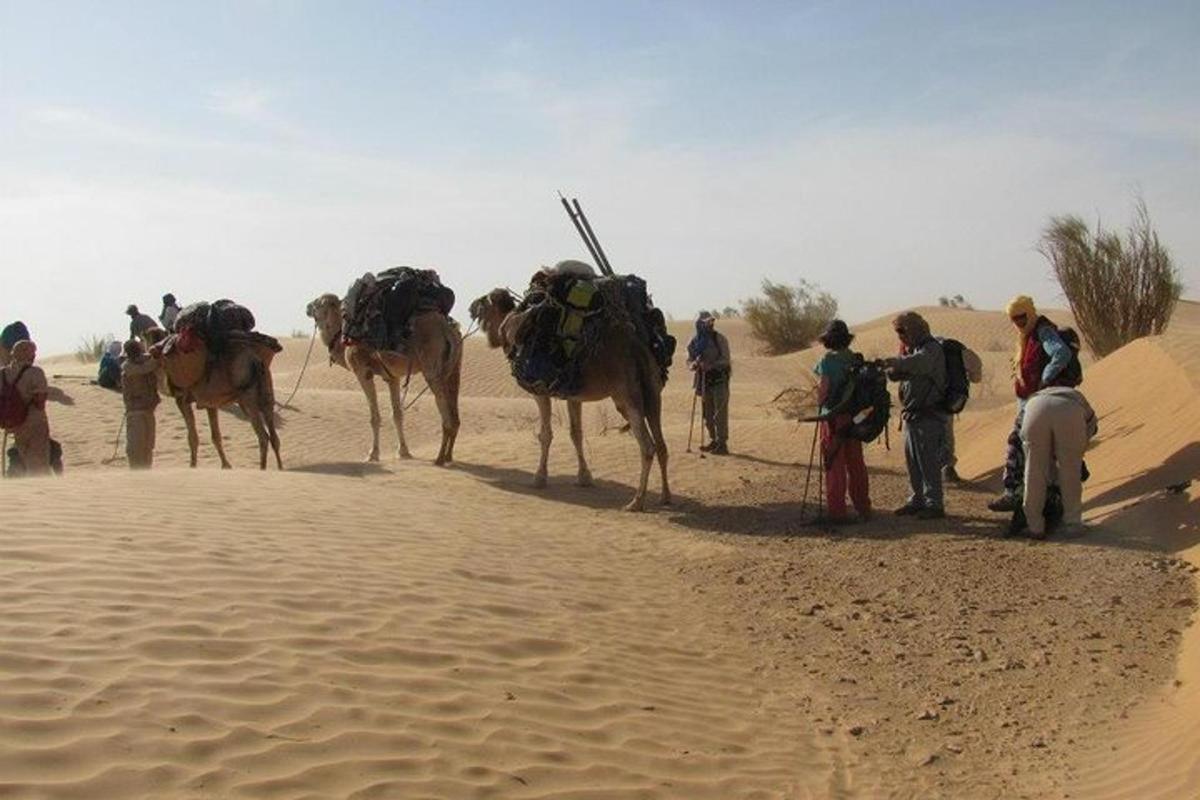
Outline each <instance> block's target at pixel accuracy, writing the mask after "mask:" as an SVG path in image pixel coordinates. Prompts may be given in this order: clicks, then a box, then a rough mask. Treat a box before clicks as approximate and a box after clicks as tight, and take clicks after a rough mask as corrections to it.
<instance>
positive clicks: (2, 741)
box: [0, 304, 1200, 798]
mask: <svg viewBox="0 0 1200 800" xmlns="http://www.w3.org/2000/svg"><path fill="white" fill-rule="evenodd" d="M1198 308H1200V307H1197V306H1195V305H1190V304H1185V305H1183V306H1181V309H1180V312H1179V314H1178V317H1177V319H1176V322H1175V324H1174V326H1173V327H1172V330H1171V332H1170V333H1169V334H1168V335H1167V336H1165V337H1160V338H1156V339H1150V340H1143V341H1139V342H1135V343H1133V344H1131V345H1130V346H1129V347H1127V348H1125V349H1124V350H1122V351H1120V352H1118V353H1115V354H1113V355H1112V356H1110V357H1109V358H1106V359H1104V360H1102V361H1100V362H1098V363H1096V364H1092V365H1089V367H1088V369H1087V379H1086V383H1085V387H1084V388H1085V390H1086V391H1087V393H1088V395H1089V397H1090V398H1091V399H1092V401H1093V403H1094V404H1095V405H1096V408H1097V410H1098V411H1099V412H1100V414H1101V415H1102V422H1101V425H1102V435H1101V437H1100V440H1099V442H1098V443H1097V444H1096V446H1095V447H1094V449H1093V450H1092V452H1091V453H1089V456H1088V458H1089V463H1091V465H1092V467H1093V471H1094V473H1095V475H1096V477H1095V479H1094V480H1093V482H1092V483H1091V484H1090V485H1089V487H1088V494H1087V505H1088V508H1087V513H1088V516H1089V518H1090V519H1092V520H1094V521H1096V522H1097V523H1098V525H1097V527H1096V528H1094V529H1093V530H1092V531H1091V532H1089V534H1088V535H1087V536H1085V537H1084V538H1082V539H1077V540H1064V541H1056V540H1054V539H1052V540H1051V541H1049V542H1047V543H1045V544H1041V543H1039V544H1032V545H1031V544H1030V543H1029V542H1027V541H1025V540H1006V539H1001V538H999V537H998V531H999V525H998V523H999V521H998V520H996V519H995V518H994V517H992V516H991V515H989V514H987V512H986V510H985V509H984V508H983V505H984V502H985V501H986V499H987V497H988V490H989V488H994V487H992V486H989V482H990V481H993V480H994V476H995V474H996V471H997V468H998V466H999V463H1000V461H1001V459H1002V456H1003V440H1004V436H1005V435H1007V429H1008V425H1010V424H1011V413H1012V410H1011V403H1010V402H1009V400H1010V396H1009V395H1007V392H1008V389H1007V367H1005V366H1003V364H1004V362H1005V360H1006V359H1007V357H1008V350H1009V347H1010V346H1011V332H1010V326H1009V323H1008V322H1007V320H1006V319H1004V315H1003V314H1000V313H996V312H968V311H958V310H947V309H936V308H935V309H927V310H923V312H925V311H927V312H928V313H927V315H928V317H929V318H930V320H931V323H932V324H933V326H934V329H935V331H936V332H938V333H940V334H944V335H951V336H955V337H956V338H960V339H962V340H963V341H964V342H966V343H967V344H968V345H970V346H971V347H972V348H974V349H976V350H977V351H978V352H981V353H983V354H984V355H985V360H986V365H987V367H988V369H989V371H990V372H992V373H993V374H996V373H999V374H998V375H996V377H994V378H993V379H992V380H993V383H992V384H990V387H991V388H989V389H988V390H985V393H984V394H983V395H982V396H978V397H976V398H975V399H974V400H973V401H972V410H971V411H970V412H968V413H967V414H965V415H964V417H963V419H962V420H960V425H959V428H960V453H961V459H962V469H963V471H964V472H966V473H969V474H972V475H973V476H975V477H976V478H977V479H978V481H979V483H978V484H977V485H975V486H969V487H966V488H964V489H961V490H955V491H953V492H952V493H951V495H950V500H949V504H950V510H951V511H952V513H953V515H954V516H953V518H952V519H950V520H947V521H945V522H944V523H938V524H933V525H930V524H918V523H911V522H907V521H901V520H896V519H892V518H890V517H888V516H887V515H881V516H880V517H879V518H877V519H876V520H875V521H874V522H872V523H871V524H870V525H868V526H862V527H858V528H855V529H850V530H846V531H843V532H839V533H838V534H836V535H829V534H827V533H825V532H823V531H821V530H819V529H814V528H811V527H806V526H805V525H803V524H802V520H801V519H800V503H799V500H800V495H801V493H802V490H803V483H804V477H805V470H804V469H803V465H804V464H805V463H806V462H807V457H808V447H809V444H810V441H811V440H810V438H809V437H810V429H808V428H807V427H800V426H797V424H796V423H794V422H791V421H788V420H786V419H784V418H783V417H782V416H781V415H780V414H779V413H778V411H777V410H776V409H774V408H773V407H772V406H770V404H769V401H770V400H771V398H772V397H774V396H775V394H777V393H778V391H779V390H780V389H781V388H782V387H784V386H787V385H790V384H794V383H797V382H799V381H802V380H803V376H804V374H805V373H806V372H807V371H808V370H809V369H811V364H812V359H813V357H814V355H815V354H814V353H811V352H806V353H800V354H794V355H791V356H785V357H779V358H773V357H768V356H764V355H761V354H759V353H757V352H756V347H755V343H754V341H753V340H752V339H751V338H750V336H749V332H748V329H747V328H746V326H745V325H744V323H741V322H740V321H736V320H727V321H724V322H722V323H721V324H722V328H723V330H725V331H726V332H727V334H728V335H729V337H730V340H731V344H732V346H733V348H734V352H735V358H736V368H735V376H734V384H733V395H734V406H733V413H732V430H733V436H732V439H733V441H732V446H733V449H734V451H735V454H734V455H733V456H731V457H729V458H727V459H720V458H715V457H710V458H707V459H703V460H701V459H699V458H698V457H697V456H696V455H695V454H691V455H689V454H687V453H685V452H684V450H685V448H684V443H685V442H686V439H687V431H688V419H689V418H688V414H689V411H690V409H691V394H690V391H689V387H688V384H687V381H686V378H685V376H684V375H683V374H682V370H679V369H676V371H675V372H674V374H673V378H672V380H671V382H670V383H669V385H668V389H667V392H666V395H665V414H666V433H667V436H668V438H669V441H670V442H671V445H672V448H673V450H672V480H673V484H674V488H675V490H676V493H677V495H678V502H677V504H676V506H675V507H674V508H672V509H663V510H659V509H658V508H657V507H653V508H652V511H651V512H650V513H648V514H646V515H640V516H631V515H626V514H622V513H620V512H618V511H617V510H616V509H617V508H618V507H619V506H620V505H621V504H622V503H623V502H624V501H625V500H627V499H628V497H629V495H630V494H631V492H632V487H631V484H632V482H633V480H634V477H635V475H636V471H637V456H636V454H635V449H634V445H633V443H632V442H631V441H630V439H629V437H628V436H625V435H621V434H619V433H618V432H616V430H615V429H614V428H615V424H616V415H615V413H614V412H613V411H612V410H611V408H606V407H604V406H602V405H599V404H597V405H591V406H589V407H588V409H587V411H586V412H585V429H586V433H587V437H588V439H587V441H588V444H587V451H588V455H589V459H590V460H591V462H592V468H593V472H594V473H595V475H596V478H597V486H596V487H595V488H593V489H581V488H578V487H576V486H574V485H573V478H574V456H573V454H572V452H571V448H570V445H569V443H568V441H567V440H566V435H565V413H562V414H561V415H560V418H558V419H556V425H555V430H556V433H557V435H558V437H559V438H558V440H556V442H555V446H554V447H553V449H552V456H551V485H550V487H549V488H548V489H547V490H545V491H536V490H534V489H533V488H532V487H531V485H530V482H531V478H532V469H533V466H534V464H535V462H536V450H537V444H536V441H535V438H534V421H535V419H536V412H535V409H534V405H533V403H532V401H531V400H529V399H528V398H527V397H525V396H524V395H523V394H522V393H521V392H520V391H519V390H517V389H516V387H515V386H514V385H513V383H512V381H511V378H510V376H509V374H508V369H507V364H506V362H505V361H504V359H503V357H502V356H501V355H500V354H499V353H498V352H497V351H493V350H489V349H487V348H486V347H485V345H484V343H483V342H482V341H481V340H480V338H479V337H473V338H472V339H470V340H469V341H468V343H467V347H466V356H465V363H464V373H463V377H464V384H463V403H462V416H463V430H462V432H461V434H460V438H459V447H458V457H459V460H460V463H459V464H458V465H457V466H456V467H454V468H452V469H437V468H434V467H433V466H432V465H430V464H429V463H428V461H429V460H430V459H431V458H432V457H433V455H434V453H435V451H436V447H437V440H438V435H439V428H438V420H437V414H436V411H435V409H434V407H433V404H432V403H431V402H430V400H429V398H428V397H427V396H426V397H424V398H421V399H420V400H418V401H417V402H416V404H415V405H414V406H413V408H412V409H411V410H410V412H409V413H408V415H407V425H408V431H409V434H410V444H411V446H412V448H413V451H414V453H415V455H416V456H417V460H415V461H412V462H396V461H394V460H390V459H385V461H384V463H382V464H379V465H366V464H363V463H361V457H362V456H363V455H364V454H365V452H366V450H367V447H368V444H369V429H368V425H367V419H366V408H365V403H364V401H363V400H362V398H361V395H360V392H359V391H358V388H357V386H356V384H355V382H354V379H353V377H352V376H351V375H350V374H349V373H348V372H346V371H345V370H344V369H341V368H339V367H331V366H329V365H328V363H327V359H326V357H325V353H324V351H323V348H322V347H321V346H320V345H319V344H318V345H317V347H316V349H315V351H314V355H313V358H312V360H311V362H310V363H309V364H308V365H307V368H305V365H304V358H305V353H306V351H307V348H308V344H309V342H308V340H307V339H303V338H302V339H287V340H285V350H284V352H283V353H282V354H281V355H280V357H279V358H278V360H277V361H276V362H275V370H274V375H275V382H276V387H277V393H278V394H279V395H280V396H281V398H282V397H283V396H286V395H287V394H289V393H290V392H291V389H292V387H293V386H294V385H295V382H296V380H297V379H298V378H299V377H300V375H301V370H302V369H304V373H303V382H302V383H301V387H300V390H299V392H298V393H297V395H296V397H295V399H294V400H293V402H292V403H291V405H290V407H289V408H287V409H285V410H283V411H282V412H281V413H280V418H281V424H282V427H281V429H280V432H281V436H282V438H283V457H284V463H285V466H286V467H287V468H288V469H287V471H285V472H283V473H278V472H274V471H271V472H266V473H259V472H258V471H257V470H253V469H250V468H249V467H250V466H251V465H252V464H253V463H254V462H255V459H256V456H257V445H256V443H255V441H254V437H253V435H252V433H251V431H250V429H249V425H248V424H247V423H245V422H244V421H242V420H240V419H238V418H237V417H236V416H235V415H233V414H231V413H223V414H222V425H223V428H224V433H225V435H226V438H227V440H228V441H227V448H228V450H229V454H230V457H231V459H232V460H233V461H234V464H235V466H237V467H239V469H236V470H235V471H233V472H222V471H221V470H219V469H218V468H217V464H216V459H215V455H214V454H213V452H212V448H211V446H210V445H209V444H208V443H207V441H205V442H204V443H203V445H202V448H201V465H200V468H199V469H197V470H194V471H193V470H187V469H185V468H184V465H185V464H186V460H185V459H186V450H187V448H186V443H185V441H184V439H183V428H182V424H181V423H180V422H179V421H178V419H177V418H176V417H177V415H176V414H175V413H174V409H173V408H171V407H169V405H168V404H165V403H164V405H163V406H162V408H161V409H160V412H159V420H160V433H159V448H158V454H157V464H158V465H159V467H158V468H157V469H156V470H155V471H154V472H153V473H149V474H131V473H129V472H128V471H127V470H126V469H125V465H124V462H123V461H122V460H121V459H120V457H118V459H117V460H116V461H115V462H114V461H110V459H111V457H112V455H113V449H114V438H115V436H116V434H117V429H118V425H119V420H120V399H119V397H118V396H117V395H116V394H114V393H112V392H108V391H105V390H102V389H99V388H97V387H94V386H90V385H86V380H87V378H88V377H90V376H91V372H92V370H93V369H94V367H93V366H90V365H80V364H78V363H77V362H74V361H73V360H72V359H69V358H63V359H50V360H48V370H47V371H48V372H51V373H54V374H57V375H59V376H60V377H58V378H57V379H56V384H57V385H58V386H60V387H61V388H62V389H63V390H64V391H65V392H66V393H67V394H68V395H70V396H71V398H72V399H73V401H74V403H73V405H53V406H52V407H51V418H52V424H53V428H54V431H55V435H56V437H57V438H59V439H60V440H61V441H62V442H63V444H64V449H65V452H66V458H67V466H68V473H67V475H66V476H65V477H63V478H62V479H59V480H40V481H12V482H6V483H4V484H3V485H2V486H0V496H2V497H3V500H4V505H5V509H6V512H5V519H6V525H5V530H6V535H5V536H4V537H3V539H4V541H3V544H2V547H0V555H3V558H0V570H2V571H3V577H4V588H3V590H2V591H3V599H4V609H5V612H6V613H5V615H4V617H3V620H2V621H0V642H4V644H5V647H4V655H0V795H2V796H6V797H29V798H35V797H36V798H44V797H54V798H57V797H63V798H67V797H78V798H98V797H114V798H115V797H122V798H125V797H147V798H149V797H154V798H160V797H183V798H224V797H279V798H285V797H286V798H315V797H356V798H368V797H380V798H397V797H399V798H409V797H413V798H416V797H430V798H432V797H437V798H460V797H461V798H468V797H503V798H510V797H511V798H626V797H631V798H632V797H645V798H705V797H711V798H743V797H744V798H795V797H876V796H889V797H1013V796H1028V797H1059V796H1064V797H1065V796H1067V795H1070V796H1073V797H1114V798H1115V797H1128V796H1139V797H1163V798H1167V797H1178V796H1186V793H1187V791H1188V790H1190V789H1191V788H1193V787H1195V786H1196V785H1198V775H1200V757H1198V756H1197V755H1196V754H1197V753H1200V748H1198V747H1197V745H1200V742H1198V741H1197V739H1198V737H1200V723H1197V720H1200V675H1197V674H1196V669H1197V667H1196V664H1197V663H1200V659H1198V656H1200V651H1198V648H1200V644H1198V643H1197V640H1196V636H1194V635H1193V631H1192V629H1191V628H1188V627H1187V625H1188V622H1189V617H1190V615H1191V612H1192V610H1193V607H1194V603H1195V597H1196V590H1195V586H1194V585H1193V584H1194V579H1193V577H1192V574H1191V572H1190V571H1189V568H1188V565H1187V562H1186V561H1184V560H1182V559H1190V560H1191V561H1197V562H1198V563H1200V553H1197V552H1196V551H1195V548H1196V541H1197V533H1200V531H1198V530H1197V527H1196V526H1197V519H1200V514H1198V513H1196V512H1197V511H1198V510H1200V508H1198V506H1197V494H1196V492H1197V489H1196V488H1195V487H1193V488H1191V489H1190V490H1189V491H1188V492H1186V493H1185V494H1182V495H1176V494H1169V493H1165V492H1164V491H1163V489H1164V488H1165V486H1167V485H1168V484H1171V483H1177V482H1179V481H1182V480H1184V479H1185V478H1187V477H1189V476H1194V475H1195V474H1196V472H1197V468H1198V467H1200V464H1198V463H1197V462H1198V456H1197V449H1196V442H1197V441H1198V440H1200V405H1198V402H1200V401H1197V399H1196V385H1197V384H1196V380H1197V376H1198V375H1200V313H1198ZM1052 315H1053V316H1055V318H1056V319H1059V320H1064V321H1065V320H1066V319H1067V318H1066V317H1064V316H1062V315H1057V314H1052ZM890 319H891V317H890V315H889V316H888V317H885V318H881V319H879V320H874V321H871V322H868V323H864V324H861V325H858V326H855V330H856V331H857V332H858V334H859V339H858V342H857V346H859V347H860V349H862V350H863V351H864V352H867V353H868V354H872V355H874V354H878V355H883V354H886V353H890V352H892V351H893V349H894V346H895V345H894V341H893V335H892V332H891V328H890ZM675 329H676V333H677V335H679V336H680V337H681V339H683V340H686V337H687V335H688V332H689V330H690V326H689V325H688V324H685V323H677V324H676V325H675ZM421 386H423V383H422V382H420V381H419V379H414V381H413V384H412V387H411V389H410V399H412V398H415V397H416V395H417V394H418V393H419V392H420V389H421ZM1148 386H1149V387H1154V388H1153V391H1148V390H1147V388H1146V387H1148ZM204 438H205V434H204V433H203V432H202V439H204ZM384 440H385V452H393V450H392V448H393V447H394V440H393V438H392V435H391V431H390V426H387V425H385V429H384ZM893 445H895V442H893ZM120 455H123V453H120V452H119V453H118V456H120ZM869 461H870V463H871V465H872V468H873V469H872V471H873V476H872V480H873V487H872V493H873V497H874V499H875V501H876V503H877V506H878V507H879V508H883V509H886V508H888V507H890V506H891V505H893V504H899V503H900V502H901V501H902V500H903V494H904V491H905V478H904V477H903V469H902V456H901V454H900V453H899V451H898V449H897V448H896V447H895V446H894V447H893V450H891V451H890V452H889V451H886V450H885V449H884V448H883V447H882V446H881V445H879V446H872V447H871V448H869ZM651 488H652V491H653V489H654V484H653V483H652V487H651ZM813 491H815V487H814V489H813ZM652 497H653V495H652ZM652 506H653V504H652ZM1176 557H1177V558H1179V559H1181V560H1179V561H1171V560H1169V559H1171V558H1176ZM1114 598H1115V599H1114ZM1184 631H1186V636H1185V635H1182V633H1181V632H1184ZM1176 680H1180V681H1182V684H1181V685H1176V683H1175V681H1176ZM1114 746H1115V747H1116V748H1117V749H1116V750H1113V749H1112V748H1113V747H1114Z"/></svg>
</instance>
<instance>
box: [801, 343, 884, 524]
mask: <svg viewBox="0 0 1200 800" xmlns="http://www.w3.org/2000/svg"><path fill="white" fill-rule="evenodd" d="M817 340H818V341H819V342H820V343H821V344H823V345H824V346H825V355H823V356H822V357H821V360H820V361H818V362H817V365H816V366H815V367H813V372H814V373H816V375H817V376H818V378H819V382H818V383H817V401H818V402H819V403H820V404H821V408H820V411H821V417H822V420H821V422H820V423H819V424H820V426H821V428H820V431H821V457H822V464H823V465H824V467H825V505H826V508H828V509H829V512H828V513H829V518H828V520H827V521H828V522H831V523H833V524H835V525H837V524H844V523H846V522H848V521H849V517H848V516H847V514H846V490H847V489H849V491H850V499H851V500H852V501H853V502H854V509H855V511H857V512H858V517H859V519H861V520H863V521H866V520H868V519H870V518H871V497H870V484H869V482H868V480H867V465H866V462H864V461H863V450H862V442H860V441H858V440H857V439H853V438H851V437H849V436H846V435H844V432H845V430H846V429H847V428H849V427H850V426H851V425H853V424H854V420H853V418H852V417H851V416H850V414H848V413H844V412H840V411H839V410H838V409H839V408H840V407H842V406H844V405H845V403H844V400H845V399H846V398H847V396H848V393H849V392H850V391H852V390H853V384H852V376H851V372H850V370H851V367H852V366H853V365H854V363H855V360H856V359H858V358H861V357H860V356H857V355H856V354H855V353H854V352H853V351H852V350H851V349H850V343H851V342H853V341H854V334H852V333H851V332H850V329H849V328H848V327H846V323H845V322H843V321H842V320H840V319H835V320H833V321H832V322H830V323H829V325H828V326H827V327H826V328H825V331H824V332H823V333H822V334H821V335H820V336H819V337H817Z"/></svg>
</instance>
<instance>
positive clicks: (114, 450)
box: [104, 414, 125, 464]
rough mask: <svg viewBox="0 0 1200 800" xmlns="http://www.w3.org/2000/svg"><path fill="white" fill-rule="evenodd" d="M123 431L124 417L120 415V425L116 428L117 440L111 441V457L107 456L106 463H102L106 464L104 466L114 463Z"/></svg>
mask: <svg viewBox="0 0 1200 800" xmlns="http://www.w3.org/2000/svg"><path fill="white" fill-rule="evenodd" d="M124 431H125V415H124V414H122V415H121V424H120V425H118V426H117V438H116V439H114V440H113V452H112V455H111V456H109V459H108V461H106V462H104V463H106V464H111V463H113V462H114V461H116V460H117V450H119V449H120V447H121V434H122V433H123V432H124Z"/></svg>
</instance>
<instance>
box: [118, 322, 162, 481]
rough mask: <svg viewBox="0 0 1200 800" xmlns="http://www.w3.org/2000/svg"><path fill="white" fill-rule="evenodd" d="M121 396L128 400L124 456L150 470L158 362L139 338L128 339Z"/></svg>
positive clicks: (132, 467) (131, 462)
mask: <svg viewBox="0 0 1200 800" xmlns="http://www.w3.org/2000/svg"><path fill="white" fill-rule="evenodd" d="M121 396H122V397H123V398H124V400H125V455H126V456H128V457H129V468H130V469H150V467H151V466H153V465H154V433H155V419H154V409H155V408H156V407H157V406H158V361H157V359H155V358H151V357H150V356H148V355H146V348H145V347H144V346H143V345H142V343H141V341H140V340H138V339H130V340H129V341H127V342H125V363H124V364H123V365H122V367H121Z"/></svg>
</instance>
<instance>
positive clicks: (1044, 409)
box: [1021, 386, 1099, 539]
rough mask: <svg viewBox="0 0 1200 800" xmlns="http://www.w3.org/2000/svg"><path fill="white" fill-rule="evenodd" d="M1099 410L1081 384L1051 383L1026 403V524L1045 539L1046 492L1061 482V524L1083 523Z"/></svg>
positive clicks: (1034, 534) (1023, 424)
mask: <svg viewBox="0 0 1200 800" xmlns="http://www.w3.org/2000/svg"><path fill="white" fill-rule="evenodd" d="M1098 427H1099V426H1098V424H1097V422H1096V412H1095V411H1093V410H1092V407H1091V406H1090V405H1088V401H1087V398H1085V397H1084V396H1083V393H1082V392H1080V391H1079V390H1078V389H1072V388H1070V387H1067V386H1048V387H1046V388H1045V389H1040V390H1038V391H1037V392H1035V393H1034V394H1032V395H1031V396H1030V397H1029V398H1028V399H1027V400H1026V402H1025V414H1024V419H1023V420H1022V421H1021V442H1022V444H1023V446H1024V452H1025V475H1024V498H1023V501H1022V507H1023V509H1024V512H1025V525H1026V526H1027V527H1028V528H1029V535H1030V536H1032V537H1033V538H1035V539H1044V538H1046V519H1045V517H1044V515H1043V509H1044V507H1045V503H1046V492H1047V489H1048V488H1049V487H1050V486H1051V485H1055V484H1056V485H1057V486H1058V488H1059V491H1060V492H1061V494H1062V512H1063V513H1062V524H1063V526H1064V528H1065V529H1067V530H1070V529H1075V528H1078V527H1079V526H1080V525H1082V524H1083V503H1082V496H1083V480H1082V472H1083V451H1084V450H1085V449H1086V448H1087V444H1088V442H1089V441H1090V440H1091V439H1092V437H1093V436H1095V435H1096V431H1097V429H1098Z"/></svg>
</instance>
